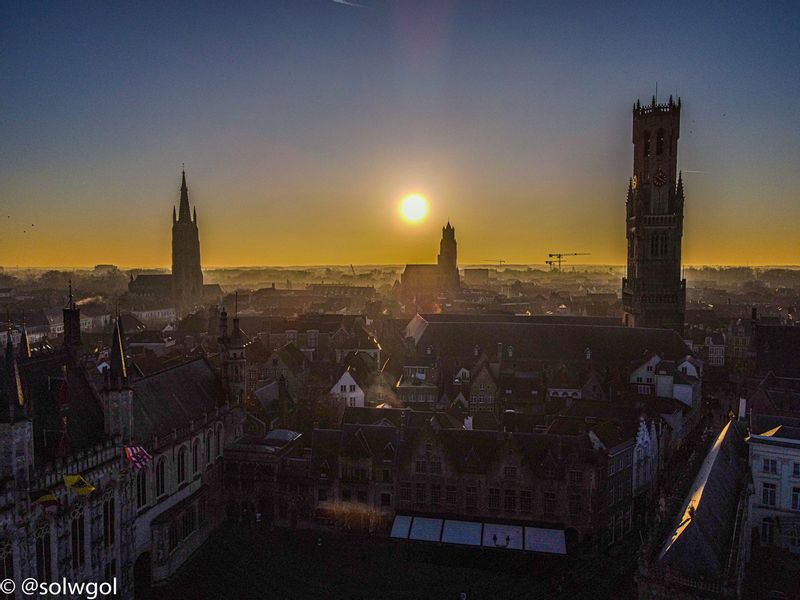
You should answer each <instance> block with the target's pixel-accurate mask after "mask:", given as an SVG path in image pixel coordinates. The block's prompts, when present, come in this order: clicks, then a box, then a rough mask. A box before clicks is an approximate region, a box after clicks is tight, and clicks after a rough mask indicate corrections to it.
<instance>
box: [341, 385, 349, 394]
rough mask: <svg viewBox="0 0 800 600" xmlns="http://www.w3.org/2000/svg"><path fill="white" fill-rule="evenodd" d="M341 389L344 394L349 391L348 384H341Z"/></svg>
mask: <svg viewBox="0 0 800 600" xmlns="http://www.w3.org/2000/svg"><path fill="white" fill-rule="evenodd" d="M339 391H340V392H341V393H342V394H346V393H347V386H346V385H340V386H339Z"/></svg>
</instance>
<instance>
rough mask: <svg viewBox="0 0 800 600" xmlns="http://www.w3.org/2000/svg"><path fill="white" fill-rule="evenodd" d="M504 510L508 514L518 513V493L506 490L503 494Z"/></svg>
mask: <svg viewBox="0 0 800 600" xmlns="http://www.w3.org/2000/svg"><path fill="white" fill-rule="evenodd" d="M503 509H504V510H505V511H506V512H516V510H517V491H516V490H506V491H505V494H503Z"/></svg>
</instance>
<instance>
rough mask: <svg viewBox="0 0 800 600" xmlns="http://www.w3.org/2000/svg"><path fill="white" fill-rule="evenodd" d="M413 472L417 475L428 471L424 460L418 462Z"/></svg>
mask: <svg viewBox="0 0 800 600" xmlns="http://www.w3.org/2000/svg"><path fill="white" fill-rule="evenodd" d="M415 470H416V472H417V473H426V472H427V471H428V466H427V464H426V463H425V461H424V460H418V461H417V464H416V467H415Z"/></svg>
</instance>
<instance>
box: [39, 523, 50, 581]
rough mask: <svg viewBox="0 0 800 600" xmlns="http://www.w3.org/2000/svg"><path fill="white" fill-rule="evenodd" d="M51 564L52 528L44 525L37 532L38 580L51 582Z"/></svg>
mask: <svg viewBox="0 0 800 600" xmlns="http://www.w3.org/2000/svg"><path fill="white" fill-rule="evenodd" d="M51 563H52V554H51V553H50V526H49V525H43V526H42V527H41V528H39V529H38V530H37V531H36V576H37V577H36V578H37V579H38V580H39V581H50V577H51V573H52V570H51Z"/></svg>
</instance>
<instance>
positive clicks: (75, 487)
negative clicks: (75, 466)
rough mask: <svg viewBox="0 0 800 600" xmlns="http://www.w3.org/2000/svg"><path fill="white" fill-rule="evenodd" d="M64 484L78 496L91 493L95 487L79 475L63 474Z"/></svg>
mask: <svg viewBox="0 0 800 600" xmlns="http://www.w3.org/2000/svg"><path fill="white" fill-rule="evenodd" d="M64 485H66V486H67V489H68V490H71V491H73V492H75V493H76V494H78V495H79V496H85V495H86V494H91V493H92V492H93V491H94V490H95V489H96V488H95V487H94V486H93V485H92V484H91V483H89V482H88V481H86V480H85V479H84V478H83V477H82V476H80V475H64Z"/></svg>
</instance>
